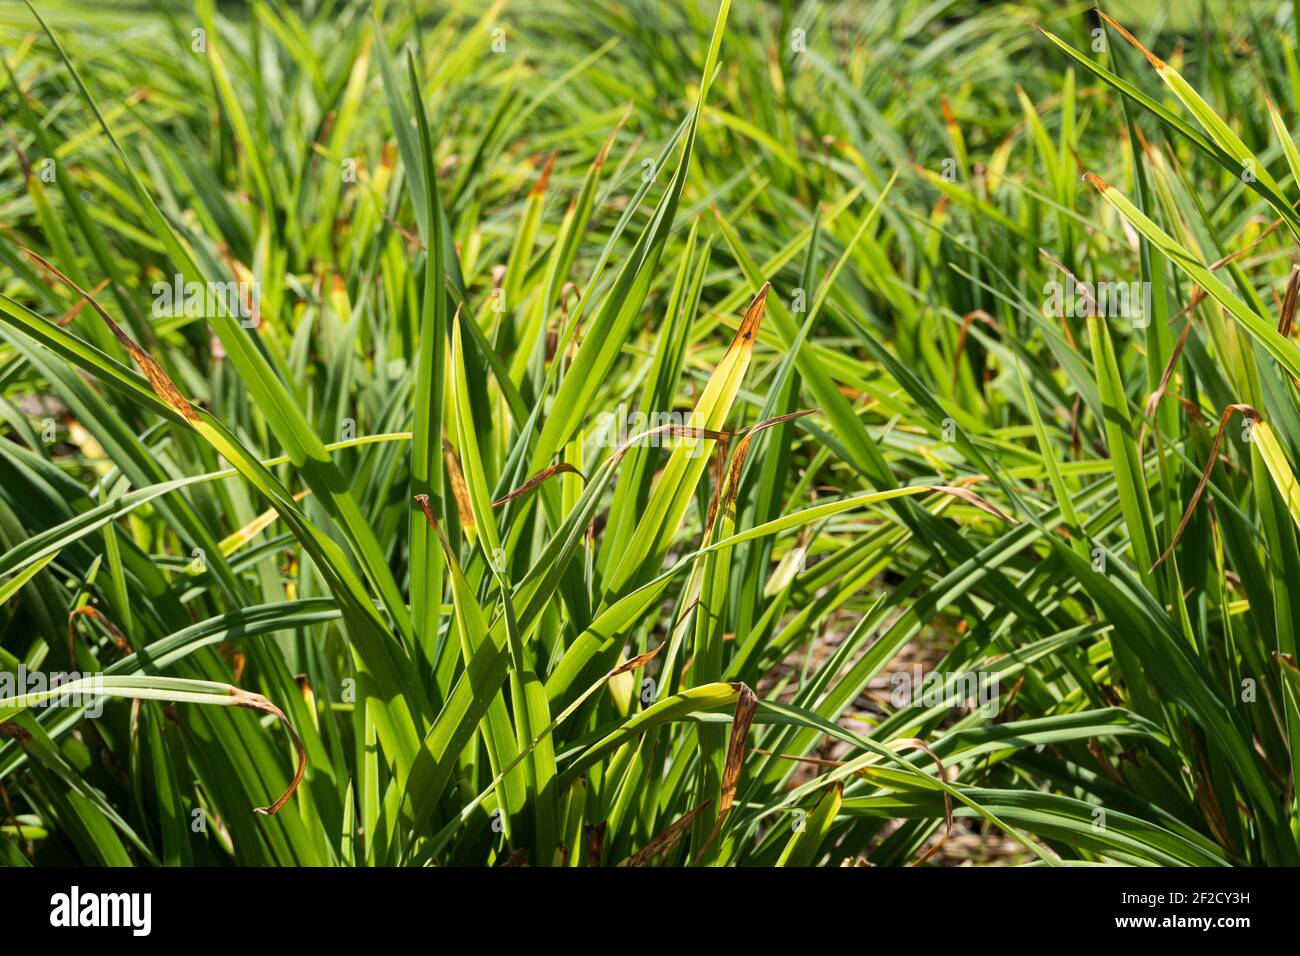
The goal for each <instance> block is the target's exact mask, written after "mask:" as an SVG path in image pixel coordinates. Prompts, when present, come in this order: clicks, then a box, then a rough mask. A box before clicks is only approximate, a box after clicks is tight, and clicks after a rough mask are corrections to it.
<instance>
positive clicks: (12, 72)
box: [0, 0, 1300, 866]
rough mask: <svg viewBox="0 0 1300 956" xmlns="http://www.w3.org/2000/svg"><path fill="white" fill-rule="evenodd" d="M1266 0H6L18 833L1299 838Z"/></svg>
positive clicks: (4, 479)
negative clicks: (1111, 2)
mask: <svg viewBox="0 0 1300 956" xmlns="http://www.w3.org/2000/svg"><path fill="white" fill-rule="evenodd" d="M1156 6H1157V5H1154V4H1153V5H1152V7H1153V8H1154V7H1156ZM1266 7H1267V5H1264V4H1258V5H1257V4H1249V5H1247V4H1240V5H1233V7H1232V10H1231V12H1229V11H1220V10H1218V9H1217V8H1211V9H1209V10H1207V11H1206V12H1205V13H1204V15H1203V20H1202V22H1200V23H1192V24H1190V25H1187V24H1171V23H1168V22H1166V21H1164V20H1163V19H1161V15H1160V14H1154V13H1152V14H1150V15H1148V12H1147V11H1143V10H1136V11H1134V10H1131V9H1129V8H1128V7H1123V8H1116V9H1115V10H1114V11H1109V10H1108V12H1113V13H1114V15H1115V16H1116V20H1115V21H1107V20H1104V19H1102V18H1100V17H1099V16H1098V15H1097V14H1096V13H1094V12H1093V11H1091V10H1090V9H1088V8H1087V7H1086V6H1085V5H1073V6H1068V7H1065V8H1060V7H1059V5H1057V4H1051V3H1043V4H1032V5H1025V6H1021V5H1012V4H1008V5H984V4H967V3H961V2H948V0H940V2H937V3H933V2H929V0H915V2H912V0H907V2H902V0H879V2H876V0H871V2H866V0H863V2H851V3H832V2H827V3H819V2H814V0H809V2H804V3H795V2H792V0H784V2H769V3H751V2H745V3H736V4H734V5H732V4H731V3H729V2H727V0H686V2H667V0H620V2H617V3H581V2H576V0H520V2H515V0H497V2H494V3H484V2H475V0H461V2H437V3H435V2H424V0H420V2H412V3H404V2H396V0H389V2H386V3H385V2H375V3H373V4H371V3H362V2H353V0H310V2H305V3H302V4H296V3H294V4H290V3H281V2H278V0H253V2H251V3H249V4H247V5H244V4H236V3H229V4H221V5H220V6H218V5H216V4H214V2H213V0H197V2H196V3H193V4H190V3H179V2H177V3H172V2H163V0H159V2H157V3H156V4H153V5H150V6H147V7H142V8H140V9H131V8H121V7H117V5H113V9H109V8H108V7H107V6H106V7H104V8H100V7H98V5H96V7H95V9H86V5H83V4H72V3H64V2H60V0H38V2H36V3H35V4H34V8H31V7H28V6H24V5H17V4H6V5H5V6H3V7H0V53H3V59H4V67H5V69H4V73H3V76H0V115H2V116H3V120H4V134H5V137H6V145H5V147H4V150H3V153H2V154H0V209H2V212H0V600H2V601H3V607H2V608H0V672H3V673H4V674H6V675H9V678H10V679H9V680H8V681H7V683H0V860H3V861H4V862H6V863H8V864H12V865H26V864H30V863H36V864H41V863H59V862H80V863H88V864H111V865H125V864H165V865H176V864H196V863H197V864H222V863H238V864H273V865H294V864H307V865H393V864H404V865H520V864H527V865H532V866H539V865H560V866H590V865H615V864H620V863H621V864H626V865H701V866H703V865H735V864H742V865H788V866H794V865H841V864H845V863H848V864H861V863H865V862H869V863H871V864H875V865H905V864H909V863H918V862H923V863H925V864H926V865H935V864H938V863H942V862H953V861H958V860H975V861H980V860H984V859H986V858H987V857H989V856H990V855H993V854H995V853H996V857H997V859H999V860H1001V861H1006V862H1020V863H1033V864H1038V865H1057V864H1077V863H1085V862H1108V863H1132V864H1167V865H1168V864H1172V865H1198V866H1210V865H1283V864H1288V865H1297V864H1300V842H1298V836H1297V834H1300V829H1298V828H1297V826H1298V824H1300V820H1298V819H1297V802H1296V784H1297V782H1298V781H1300V698H1298V697H1297V694H1298V693H1300V670H1297V662H1296V657H1295V653H1296V635H1297V629H1298V627H1300V591H1293V590H1292V588H1294V587H1296V582H1297V581H1300V540H1298V538H1297V525H1298V524H1300V486H1298V485H1297V482H1296V479H1295V477H1294V473H1293V472H1294V468H1295V464H1294V463H1295V462H1297V461H1300V402H1298V401H1297V399H1298V397H1300V396H1298V394H1297V390H1298V388H1300V349H1297V347H1296V344H1295V342H1294V339H1293V336H1292V317H1293V315H1294V310H1295V305H1296V300H1297V287H1298V285H1300V280H1297V278H1296V277H1297V276H1300V270H1294V269H1293V267H1292V265H1291V261H1290V260H1291V258H1292V257H1293V255H1294V250H1295V243H1296V241H1297V239H1300V214H1297V213H1296V211H1295V210H1294V208H1293V207H1294V204H1295V203H1296V202H1297V200H1300V147H1297V145H1296V143H1295V142H1294V141H1293V138H1292V133H1291V129H1292V128H1293V127H1294V125H1295V124H1296V122H1297V110H1298V109H1300V63H1298V61H1297V52H1296V50H1297V45H1300V44H1298V41H1297V38H1298V37H1300V21H1298V20H1297V16H1296V11H1295V10H1294V9H1293V8H1292V7H1291V6H1290V5H1289V4H1283V5H1282V6H1281V7H1280V8H1278V9H1273V8H1266ZM1031 21H1032V22H1031ZM1121 21H1122V23H1121ZM1130 30H1131V31H1132V33H1129V32H1128V31H1130ZM1180 31H1181V32H1180ZM1085 173H1086V174H1087V175H1086V177H1085V175H1084V174H1085ZM55 674H64V675H71V676H72V677H75V678H76V679H77V683H76V684H74V685H71V686H62V687H58V688H54V689H52V688H51V687H50V686H49V680H50V678H51V675H55ZM20 678H22V679H20ZM34 681H35V682H34ZM42 681H43V682H44V683H41V682H42ZM82 692H84V693H82ZM255 810H256V811H257V812H254V811H255Z"/></svg>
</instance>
